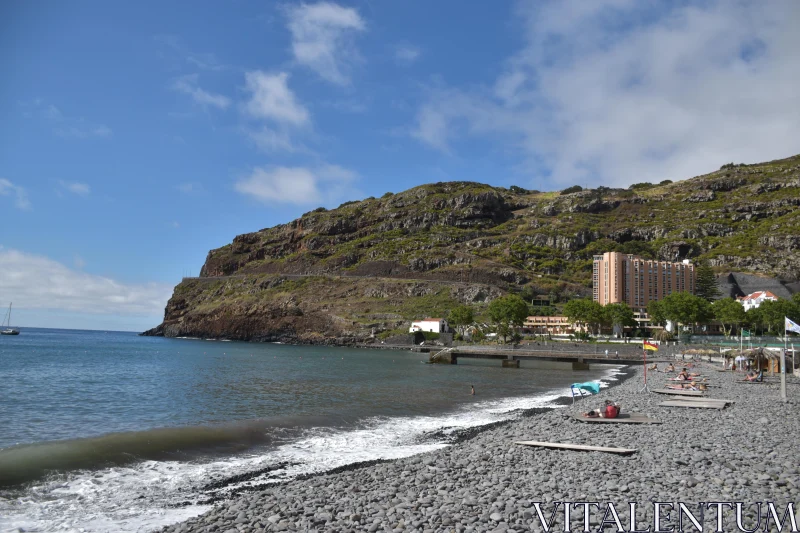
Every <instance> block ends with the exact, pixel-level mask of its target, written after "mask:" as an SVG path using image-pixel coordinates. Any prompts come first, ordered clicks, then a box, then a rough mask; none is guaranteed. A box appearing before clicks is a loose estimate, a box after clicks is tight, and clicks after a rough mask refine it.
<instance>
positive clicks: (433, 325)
mask: <svg viewBox="0 0 800 533" xmlns="http://www.w3.org/2000/svg"><path fill="white" fill-rule="evenodd" d="M448 329H449V328H448V326H447V320H445V319H443V318H426V319H424V320H417V321H416V322H412V323H411V327H410V328H408V332H409V333H416V332H417V331H429V332H431V333H446V332H447V331H448Z"/></svg>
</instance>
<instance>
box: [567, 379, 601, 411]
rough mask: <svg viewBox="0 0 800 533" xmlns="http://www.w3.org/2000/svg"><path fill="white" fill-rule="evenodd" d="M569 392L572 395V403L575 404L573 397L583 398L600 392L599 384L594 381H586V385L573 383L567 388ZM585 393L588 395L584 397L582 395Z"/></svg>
mask: <svg viewBox="0 0 800 533" xmlns="http://www.w3.org/2000/svg"><path fill="white" fill-rule="evenodd" d="M569 391H570V393H571V394H572V403H573V405H574V404H575V396H578V397H583V396H591V395H592V394H597V393H599V392H600V384H599V383H596V382H594V381H588V382H586V383H573V384H572V385H570V386H569ZM584 391H585V392H587V393H588V394H586V395H584V394H583V393H584Z"/></svg>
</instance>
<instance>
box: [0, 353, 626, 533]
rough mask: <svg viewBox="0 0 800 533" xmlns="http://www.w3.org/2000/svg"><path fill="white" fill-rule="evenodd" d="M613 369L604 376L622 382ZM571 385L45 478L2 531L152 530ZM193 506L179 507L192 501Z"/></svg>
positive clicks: (409, 446) (474, 423) (406, 451)
mask: <svg viewBox="0 0 800 533" xmlns="http://www.w3.org/2000/svg"><path fill="white" fill-rule="evenodd" d="M618 373H619V369H610V370H608V371H607V372H606V373H605V375H604V376H603V377H602V378H601V380H596V381H600V382H601V386H607V384H606V383H605V381H608V380H615V379H616V374H618ZM569 395H570V393H569V389H568V388H564V389H563V390H561V389H560V390H555V391H551V392H548V393H544V394H538V395H535V396H529V397H517V398H506V399H497V400H484V401H478V402H476V403H472V404H470V405H469V407H468V408H466V407H465V408H463V409H462V410H460V411H457V412H455V413H447V414H443V415H440V416H415V417H397V418H388V417H378V418H372V419H369V420H366V421H365V422H364V424H363V426H362V427H361V428H359V429H353V430H348V431H340V430H335V429H329V428H313V429H310V430H308V431H307V432H306V434H305V435H304V436H303V437H301V438H300V439H298V440H296V441H294V442H291V443H288V444H284V445H282V446H280V447H278V448H277V449H275V450H272V451H270V452H268V453H264V454H250V455H247V456H238V457H231V458H225V459H220V460H215V461H206V462H189V463H182V462H163V461H161V462H159V461H146V462H143V463H138V464H136V465H133V466H130V467H116V468H109V469H106V470H102V471H97V472H72V473H70V474H68V475H66V476H65V477H63V478H61V479H60V480H58V481H48V482H41V483H38V484H36V485H34V486H32V487H31V488H30V489H29V490H26V492H25V494H24V495H22V496H17V497H15V498H13V499H12V498H0V531H13V530H15V529H17V528H22V529H24V530H28V531H45V532H47V531H59V532H78V531H82V532H87V533H88V532H100V531H119V532H137V533H139V532H145V531H152V530H154V529H158V528H160V527H163V526H165V525H168V524H172V523H176V522H180V521H183V520H187V519H188V518H191V517H193V516H197V515H199V514H201V513H203V512H205V511H206V510H208V509H209V508H210V507H209V506H208V505H200V504H198V503H197V502H202V501H204V500H206V499H207V498H208V496H210V495H213V494H214V493H205V494H203V493H201V492H200V490H199V489H200V487H202V486H205V485H207V484H208V483H211V482H213V481H216V480H223V479H227V478H230V477H232V476H235V475H238V474H242V473H245V472H253V471H257V470H261V469H265V468H267V467H270V466H272V465H276V464H277V463H282V462H289V463H296V464H295V465H292V466H288V467H285V468H282V469H278V470H275V471H273V472H270V473H268V474H265V475H264V476H260V477H258V478H255V479H252V480H249V481H246V482H243V483H240V484H238V485H230V486H228V487H226V488H225V489H224V490H225V491H227V490H231V489H235V488H237V487H241V486H246V485H253V484H257V483H272V482H277V481H282V480H286V479H290V478H294V477H296V476H298V475H301V474H309V473H314V472H320V471H325V470H330V469H332V468H337V467H340V466H344V465H347V464H352V463H355V462H361V461H369V460H374V459H398V458H401V457H408V456H411V455H415V454H418V453H423V452H427V451H432V450H435V449H439V448H443V447H445V446H447V443H446V442H444V441H436V440H434V441H427V440H425V439H420V437H423V436H425V435H427V434H430V433H433V432H436V431H440V430H441V431H444V433H445V434H447V433H451V432H453V431H455V430H458V429H466V428H472V427H478V426H483V425H485V424H490V423H492V422H497V421H500V420H506V419H508V418H513V417H515V416H516V414H517V413H518V412H519V411H520V410H524V409H531V408H535V407H557V405H556V404H554V403H553V402H554V401H555V400H557V399H558V398H560V397H563V396H569ZM187 501H188V502H192V503H191V504H190V505H187V506H179V507H175V506H176V505H181V504H183V503H184V502H187Z"/></svg>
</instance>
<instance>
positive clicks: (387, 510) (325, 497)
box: [162, 364, 800, 533]
mask: <svg viewBox="0 0 800 533" xmlns="http://www.w3.org/2000/svg"><path fill="white" fill-rule="evenodd" d="M698 368H702V369H704V373H705V375H706V376H708V378H709V379H710V380H711V382H712V383H713V384H714V385H716V386H718V387H714V388H712V389H710V391H709V396H710V397H712V398H727V399H731V400H736V402H737V403H734V404H733V405H731V406H728V407H727V408H725V409H723V410H719V411H718V410H705V409H685V408H675V407H672V408H670V407H661V406H659V405H658V404H659V403H660V402H662V401H664V400H666V399H668V398H665V397H663V396H661V395H657V394H646V393H639V392H638V389H640V388H641V385H642V383H641V375H642V369H641V366H636V367H630V366H629V367H625V368H624V369H622V370H623V371H624V372H625V375H624V376H622V375H618V378H617V379H618V381H617V382H611V386H609V387H608V388H605V389H602V390H601V392H600V394H598V395H595V396H590V397H585V398H584V399H585V400H587V401H586V402H576V404H575V405H576V407H574V408H573V407H571V400H570V399H569V398H568V397H567V398H564V399H563V400H566V402H567V403H568V404H569V405H568V406H567V407H564V408H560V409H547V410H545V411H544V412H538V413H531V414H529V415H526V414H522V415H521V416H518V417H515V418H513V419H511V420H507V421H501V422H497V423H494V424H489V425H487V426H481V427H479V428H472V430H467V431H471V434H470V435H468V436H464V437H463V438H460V439H457V440H456V442H454V443H453V444H451V445H449V446H447V447H445V448H442V449H440V450H437V451H433V452H428V453H424V454H419V455H414V456H410V457H406V458H402V459H395V460H388V461H383V460H378V461H374V462H372V461H370V462H367V463H354V464H351V465H345V466H343V467H340V468H338V469H334V470H331V471H327V472H321V473H317V474H314V475H310V476H308V477H306V478H303V479H301V478H296V479H294V480H291V481H287V482H284V483H280V484H275V485H270V486H268V487H264V488H262V487H259V488H256V489H255V490H253V491H247V492H244V491H243V492H240V493H239V494H237V495H236V496H234V497H233V498H231V499H229V500H226V501H224V503H221V504H218V505H217V506H216V507H215V508H214V509H212V510H210V511H209V512H207V513H205V514H203V515H200V516H198V517H195V518H192V519H190V520H188V521H186V522H183V523H180V524H174V525H171V526H168V527H166V528H164V529H162V531H164V532H170V533H172V532H179V531H227V530H230V529H231V528H237V530H241V531H251V530H259V531H261V530H267V531H282V530H290V531H306V530H325V531H373V532H374V531H378V530H379V529H380V530H384V529H386V528H388V529H389V530H401V531H444V530H448V531H459V532H461V531H486V530H506V531H509V532H513V531H528V530H530V529H531V528H534V529H537V530H539V528H540V527H541V525H540V523H539V516H538V514H537V512H536V511H535V505H534V504H535V503H541V505H542V506H543V508H544V506H545V504H546V505H547V506H548V507H547V508H548V509H550V508H551V507H552V505H554V504H556V503H557V502H563V501H571V502H586V501H592V502H615V503H617V510H618V512H619V516H620V518H621V519H622V523H624V524H627V523H628V520H629V518H630V517H629V516H628V514H629V513H628V509H627V503H625V502H628V501H631V502H638V503H639V504H640V505H641V507H640V508H639V509H638V510H637V511H636V512H635V515H636V519H637V520H640V521H641V523H642V524H648V521H649V525H650V526H652V518H653V517H652V509H650V508H648V507H647V506H648V505H650V502H651V501H662V502H685V503H686V504H687V505H688V504H692V505H695V507H696V504H697V503H699V502H709V501H721V502H736V501H738V502H745V503H753V502H765V501H772V502H774V503H775V505H783V506H784V507H783V508H781V509H782V510H781V515H783V510H785V508H786V505H788V504H789V503H791V502H794V500H792V498H793V497H796V495H797V494H798V493H800V470H798V466H797V464H796V458H797V457H798V456H800V442H798V441H797V439H796V438H793V436H794V435H797V434H799V432H800V418H799V417H798V416H797V414H796V413H797V407H798V405H800V398H797V397H791V398H790V399H789V401H788V402H786V403H784V402H781V401H780V399H779V392H778V389H777V387H776V386H775V385H774V384H765V385H749V384H740V383H736V382H735V380H736V378H741V374H735V375H734V374H733V373H731V372H716V371H715V370H716V369H715V368H714V367H713V366H711V365H705V364H704V365H701V366H699V367H698ZM648 378H649V382H650V385H651V388H655V387H658V386H660V385H663V384H664V383H665V375H664V374H660V373H658V374H652V373H650V374H648ZM787 378H788V376H787ZM790 390H793V391H794V390H798V388H797V387H792V388H791V389H790ZM607 398H608V399H614V400H616V401H620V402H621V403H622V406H623V413H625V412H628V413H630V412H638V413H642V414H646V415H648V416H651V417H653V418H657V419H659V420H660V421H662V422H663V424H661V425H650V424H646V425H631V424H615V425H607V424H603V425H595V424H586V423H582V422H580V421H576V420H574V419H572V418H571V416H570V413H572V412H580V411H584V410H587V408H595V407H599V406H600V405H601V404H602V402H603V400H605V399H607ZM587 405H588V407H586V406H587ZM578 406H580V407H578ZM529 411H540V410H538V409H533V410H529ZM517 440H545V441H552V442H571V443H578V444H592V445H599V446H619V447H626V448H637V449H638V453H636V454H633V455H631V456H628V457H619V456H614V455H611V454H601V453H599V452H573V451H561V450H545V449H539V448H530V447H523V446H519V445H515V444H514V442H515V441H517ZM778 452H780V453H778ZM794 505H795V511H797V510H798V509H797V503H796V502H794ZM753 509H754V508H753ZM726 513H727V511H726ZM573 514H574V515H576V516H577V515H578V514H579V512H578V511H575V512H574V513H573ZM751 514H752V513H751ZM546 515H547V516H550V515H549V512H548V513H546ZM640 515H641V516H640ZM711 515H713V513H712V512H708V514H707V516H706V517H705V519H706V521H707V522H708V521H709V520H711V519H712V518H713V517H712V516H711ZM553 516H554V517H555V519H556V521H557V522H558V520H559V516H560V515H557V514H554V515H553ZM576 516H573V519H574V520H577V519H578V518H576ZM726 516H727V514H726ZM601 517H602V515H601ZM563 518H564V517H563V516H561V518H560V519H561V520H562V521H563ZM728 518H729V520H728V522H729V523H732V522H731V520H733V518H731V517H728ZM598 520H599V519H598ZM743 522H744V523H745V524H755V517H754V516H753V517H748V516H745V518H744V519H743ZM710 523H711V522H708V524H710ZM576 524H577V522H576V523H572V522H571V525H572V527H573V530H576V529H575V528H576V527H577V525H576ZM595 525H596V524H595ZM773 525H774V524H773ZM787 525H788V524H787ZM581 528H582V524H581ZM557 529H559V530H562V531H563V525H561V526H560V527H559V528H557Z"/></svg>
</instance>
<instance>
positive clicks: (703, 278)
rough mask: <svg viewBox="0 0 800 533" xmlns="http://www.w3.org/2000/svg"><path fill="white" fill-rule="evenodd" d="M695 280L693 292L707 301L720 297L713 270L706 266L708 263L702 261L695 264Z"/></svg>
mask: <svg viewBox="0 0 800 533" xmlns="http://www.w3.org/2000/svg"><path fill="white" fill-rule="evenodd" d="M695 275H696V276H697V280H696V281H695V284H694V287H695V291H694V292H695V294H696V295H697V296H699V297H700V298H702V299H704V300H705V301H707V302H713V301H714V300H716V299H717V298H719V297H720V293H719V288H718V287H717V277H716V276H715V275H714V271H713V270H712V269H711V267H710V266H708V263H706V262H703V263H700V264H699V265H697V270H696V272H695Z"/></svg>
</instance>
